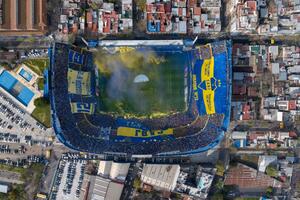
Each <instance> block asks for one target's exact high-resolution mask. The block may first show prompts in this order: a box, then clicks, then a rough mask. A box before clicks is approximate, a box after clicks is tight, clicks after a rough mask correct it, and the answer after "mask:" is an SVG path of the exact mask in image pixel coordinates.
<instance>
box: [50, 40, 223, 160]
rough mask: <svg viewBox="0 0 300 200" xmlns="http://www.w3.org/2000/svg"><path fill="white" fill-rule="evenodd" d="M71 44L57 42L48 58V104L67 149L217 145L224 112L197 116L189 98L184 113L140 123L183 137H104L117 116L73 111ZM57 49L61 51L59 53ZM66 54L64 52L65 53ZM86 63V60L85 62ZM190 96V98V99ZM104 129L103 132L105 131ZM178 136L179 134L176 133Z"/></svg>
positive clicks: (181, 149)
mask: <svg viewBox="0 0 300 200" xmlns="http://www.w3.org/2000/svg"><path fill="white" fill-rule="evenodd" d="M69 48H70V46H68V45H66V44H59V43H56V44H55V46H54V48H53V50H52V53H53V55H52V58H51V73H52V76H51V77H52V80H51V86H52V88H51V90H50V92H51V106H52V109H53V119H54V120H53V121H54V129H55V131H56V134H57V135H58V136H59V138H60V140H62V142H63V143H64V144H65V145H67V146H69V147H70V148H73V149H77V150H80V151H88V152H94V153H105V152H107V153H108V152H115V153H127V154H152V155H155V154H159V153H167V152H174V153H181V154H182V153H186V152H191V151H201V149H202V150H203V149H206V148H207V147H208V146H210V145H213V144H216V141H218V140H219V139H220V136H222V133H223V129H222V128H220V127H221V126H222V121H223V119H224V115H220V114H216V115H211V116H209V117H208V116H203V117H198V112H197V106H196V105H195V103H194V102H193V101H192V102H191V103H190V106H189V109H188V111H187V112H185V113H178V114H174V115H171V116H169V117H164V118H157V119H143V120H141V121H140V122H141V123H142V124H143V125H145V126H146V127H148V128H149V129H152V130H158V129H165V128H170V127H174V128H175V127H177V128H178V130H176V129H175V135H176V131H184V132H185V133H186V134H184V135H182V136H183V137H178V138H176V139H175V140H166V141H156V142H154V141H146V142H140V143H133V142H127V141H126V142H115V141H114V140H111V139H104V138H109V137H107V133H110V131H109V132H107V131H102V130H104V129H105V130H107V128H108V129H109V130H112V131H111V132H112V133H113V132H115V130H116V129H117V123H116V119H115V118H114V117H113V116H110V115H108V114H102V113H101V114H96V115H84V114H72V112H71V108H70V100H69V94H68V86H67V78H66V77H67V71H68V68H67V67H65V66H67V63H68V56H67V52H68V49H69ZM56 52H61V53H60V54H58V53H56ZM65 54H66V55H65ZM85 62H86V61H85ZM191 99H193V98H191ZM104 132H105V133H104ZM179 135H180V134H179Z"/></svg>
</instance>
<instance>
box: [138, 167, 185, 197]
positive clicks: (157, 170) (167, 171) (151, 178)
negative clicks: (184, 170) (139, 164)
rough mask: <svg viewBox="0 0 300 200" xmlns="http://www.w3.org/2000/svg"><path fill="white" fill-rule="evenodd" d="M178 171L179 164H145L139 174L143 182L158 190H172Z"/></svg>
mask: <svg viewBox="0 0 300 200" xmlns="http://www.w3.org/2000/svg"><path fill="white" fill-rule="evenodd" d="M179 173H180V166H179V165H167V164H145V165H144V168H143V172H142V176H141V180H142V181H143V183H146V184H149V185H152V186H154V187H156V188H157V189H160V190H167V191H173V190H174V189H175V187H176V181H177V179H178V176H179Z"/></svg>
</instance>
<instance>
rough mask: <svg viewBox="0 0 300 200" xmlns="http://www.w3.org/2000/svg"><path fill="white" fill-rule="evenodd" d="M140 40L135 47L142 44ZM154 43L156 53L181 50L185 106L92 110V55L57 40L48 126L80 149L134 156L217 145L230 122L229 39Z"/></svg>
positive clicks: (94, 77)
mask: <svg viewBox="0 0 300 200" xmlns="http://www.w3.org/2000/svg"><path fill="white" fill-rule="evenodd" d="M140 42H141V41H139V44H138V46H136V48H143V47H142V46H141V44H140ZM157 43H158V42H156V43H152V44H149V43H147V45H148V46H151V45H152V47H151V48H152V49H154V50H156V49H159V50H160V51H157V55H159V52H161V50H162V49H166V48H167V49H168V51H184V52H185V53H186V54H187V55H188V58H189V62H188V65H187V66H186V67H185V70H184V75H183V76H184V80H185V81H184V83H183V84H185V92H184V95H185V97H184V98H185V99H186V101H187V109H186V110H185V111H183V112H177V113H172V114H170V115H168V116H160V117H154V118H135V117H125V116H123V117H122V116H116V115H113V114H111V113H105V112H97V108H98V107H99V106H100V107H101V99H100V101H98V100H97V99H98V97H99V94H98V92H97V87H98V86H99V85H98V84H99V82H98V81H97V77H98V76H99V74H98V73H99V71H98V70H97V69H96V67H95V64H94V54H93V53H92V52H90V51H88V50H85V49H82V48H79V47H76V46H71V45H67V44H63V43H55V44H54V45H53V47H52V48H51V49H50V52H49V57H50V69H49V73H48V77H49V82H48V84H49V97H50V102H51V110H52V112H51V113H52V124H53V127H54V130H55V133H56V135H57V137H58V139H59V140H60V141H61V142H62V143H63V144H65V145H66V146H67V147H69V148H71V149H74V150H78V151H83V152H90V153H96V154H113V155H114V154H115V155H123V156H124V155H125V156H140V157H149V156H183V155H191V154H196V153H200V152H204V151H207V150H209V149H211V148H213V147H215V146H216V145H217V144H219V142H220V141H221V140H222V138H223V137H224V134H225V132H226V130H227V128H228V126H229V120H230V102H231V79H232V73H231V71H232V70H231V69H232V66H231V41H218V42H214V43H210V44H206V45H200V46H197V45H193V46H186V45H185V42H181V43H178V42H176V43H174V42H173V43H172V44H171V45H168V46H167V45H166V46H159V45H158V44H157ZM116 44H117V43H110V47H108V48H110V51H112V49H113V52H115V51H118V50H119V51H121V50H120V49H124V47H121V46H120V45H119V46H116ZM132 46H134V45H131V47H132ZM137 98H138V97H137ZM99 104H100V105H99Z"/></svg>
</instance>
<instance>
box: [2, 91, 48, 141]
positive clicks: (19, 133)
mask: <svg viewBox="0 0 300 200" xmlns="http://www.w3.org/2000/svg"><path fill="white" fill-rule="evenodd" d="M0 129H1V133H5V134H1V135H0V142H15V143H29V144H42V145H45V146H47V143H46V142H47V141H49V139H50V137H51V136H53V135H54V133H53V130H52V129H47V128H46V127H45V126H44V125H42V124H41V123H39V122H38V121H36V120H35V119H34V118H33V117H31V115H29V114H28V113H26V112H24V111H23V109H21V108H20V107H19V106H18V105H17V104H16V103H14V101H13V100H12V99H10V98H9V97H7V96H6V95H5V94H3V93H0Z"/></svg>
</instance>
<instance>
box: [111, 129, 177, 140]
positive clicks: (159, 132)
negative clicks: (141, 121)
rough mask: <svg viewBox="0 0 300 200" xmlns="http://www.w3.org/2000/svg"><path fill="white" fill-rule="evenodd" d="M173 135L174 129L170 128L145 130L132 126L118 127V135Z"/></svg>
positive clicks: (143, 136) (144, 136) (140, 136)
mask: <svg viewBox="0 0 300 200" xmlns="http://www.w3.org/2000/svg"><path fill="white" fill-rule="evenodd" d="M167 135H173V129H172V128H169V129H166V130H154V131H152V130H144V129H137V128H130V127H119V128H118V129H117V136H124V137H138V138H151V137H157V136H167Z"/></svg>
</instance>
